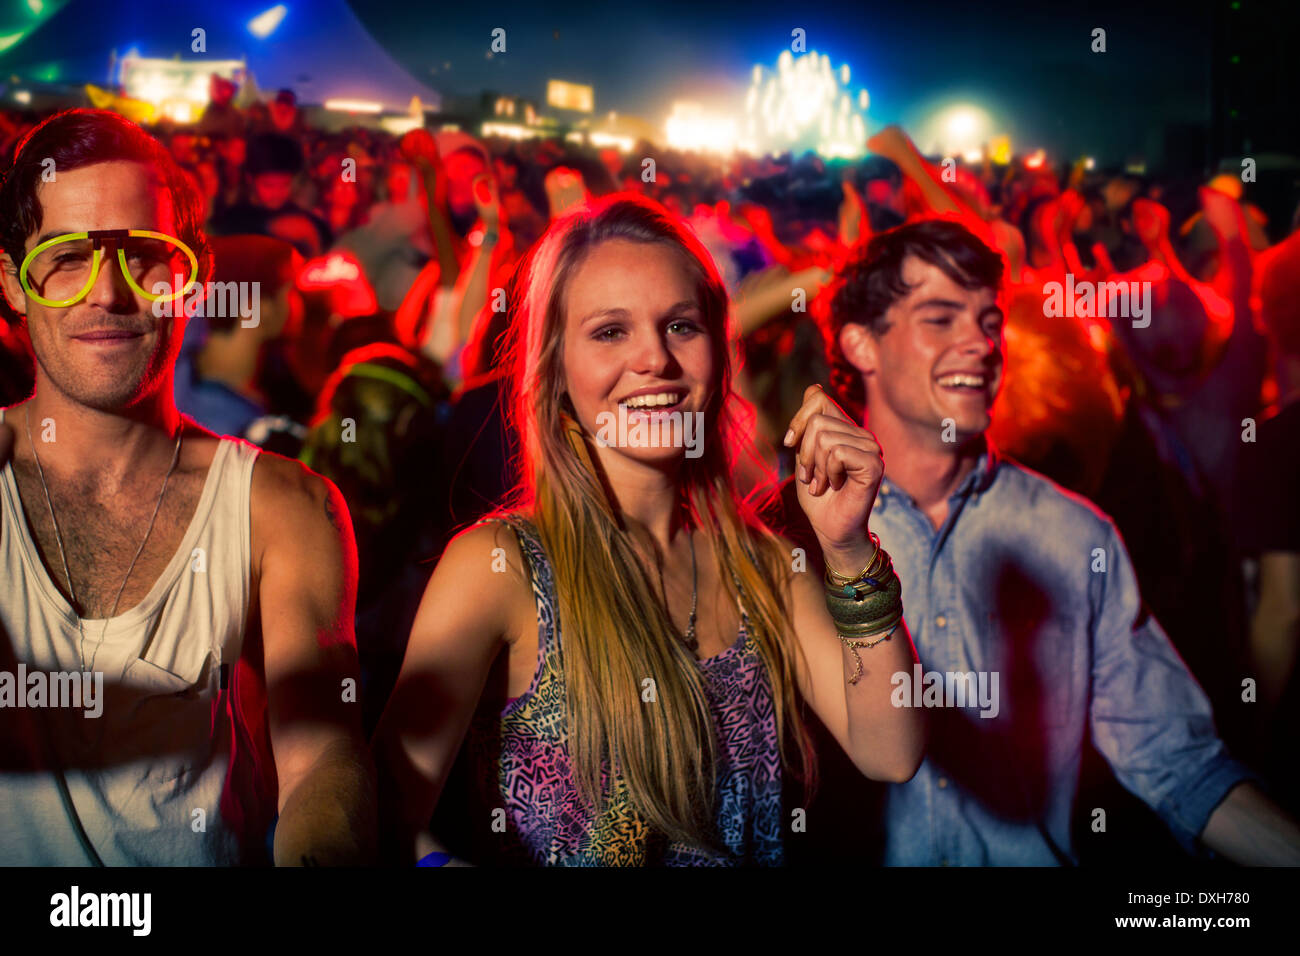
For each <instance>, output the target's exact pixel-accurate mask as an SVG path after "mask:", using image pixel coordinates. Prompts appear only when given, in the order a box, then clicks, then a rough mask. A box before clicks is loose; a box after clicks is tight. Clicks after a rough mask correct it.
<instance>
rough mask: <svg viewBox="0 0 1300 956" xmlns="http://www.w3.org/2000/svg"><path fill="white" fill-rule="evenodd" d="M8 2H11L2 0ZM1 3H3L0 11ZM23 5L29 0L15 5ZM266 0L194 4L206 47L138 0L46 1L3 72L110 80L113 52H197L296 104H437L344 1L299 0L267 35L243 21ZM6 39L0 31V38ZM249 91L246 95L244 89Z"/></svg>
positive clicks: (2, 59) (396, 107)
mask: <svg viewBox="0 0 1300 956" xmlns="http://www.w3.org/2000/svg"><path fill="white" fill-rule="evenodd" d="M8 5H9V6H12V5H13V4H8ZM3 6H5V4H3V2H2V0H0V8H2V7H3ZM21 6H26V4H21ZM270 6H272V2H271V0H254V2H250V0H192V2H190V3H187V4H186V16H187V18H188V20H187V22H189V23H193V24H194V25H195V27H194V29H198V28H199V27H200V26H201V28H202V29H203V30H204V31H205V32H204V33H203V35H202V41H203V42H202V49H195V48H194V47H195V46H196V45H198V39H197V38H192V34H191V30H190V28H186V30H185V31H181V30H178V29H177V21H176V18H175V17H171V16H168V17H160V16H158V8H157V7H156V6H155V5H153V4H142V3H139V2H138V0H67V2H65V3H64V4H63V5H61V6H59V5H57V4H53V3H48V2H47V7H48V8H50V9H54V8H55V7H57V9H54V12H53V13H52V14H50V15H48V16H45V17H44V18H43V19H40V20H39V21H32V22H30V23H26V24H25V25H24V26H23V27H22V32H21V36H20V37H19V38H18V39H17V40H14V41H13V42H12V43H11V44H10V45H9V46H8V47H7V48H6V47H0V74H5V75H7V74H16V75H18V76H21V77H23V78H30V79H45V80H47V81H49V82H62V83H69V84H77V85H80V84H84V83H96V84H106V85H111V82H112V81H111V80H110V79H109V78H108V76H107V73H108V70H109V65H110V62H111V61H110V51H112V50H128V49H131V48H135V49H137V50H138V51H139V53H140V55H141V56H145V57H170V56H173V55H179V56H180V57H182V58H183V59H185V60H193V59H197V58H202V57H210V58H212V59H218V60H219V59H240V58H243V59H245V60H246V62H247V65H248V69H249V70H250V71H252V72H255V73H256V74H257V80H258V83H259V84H260V85H261V89H263V90H277V89H281V88H286V87H287V88H289V89H291V90H293V91H294V92H295V93H296V94H297V95H298V100H299V102H300V103H304V104H311V103H324V102H325V101H326V100H331V99H351V100H369V101H372V102H378V103H381V104H382V105H383V107H384V109H386V110H388V111H391V112H397V113H400V112H404V111H405V110H406V109H407V106H408V104H409V103H410V101H411V97H413V96H418V97H419V98H420V102H421V103H423V104H424V105H425V106H428V107H429V108H431V109H437V108H438V107H439V106H440V104H441V102H442V97H441V96H440V95H439V94H438V93H437V92H436V91H434V90H432V89H430V88H429V87H427V86H425V85H424V84H423V83H421V82H419V81H418V80H416V79H415V78H414V77H412V76H411V75H410V74H409V73H407V72H406V71H405V70H404V69H403V68H402V67H401V66H399V65H398V64H397V62H396V61H394V60H393V58H392V57H391V56H389V54H388V52H387V51H386V50H385V49H384V48H383V47H382V46H381V45H380V44H379V42H378V41H376V40H375V38H374V37H372V36H371V35H370V33H369V32H368V31H367V30H366V28H365V27H364V26H363V25H362V24H361V21H360V20H358V19H357V17H356V15H355V14H354V13H353V12H352V10H351V9H350V8H349V6H348V5H347V3H345V2H344V0H310V2H308V0H298V2H290V3H286V4H285V6H286V8H287V12H286V14H285V16H284V18H283V20H282V21H281V22H280V23H279V25H278V26H277V27H276V28H275V29H274V30H273V31H272V32H271V33H270V34H269V35H268V36H266V37H264V38H259V37H257V36H255V35H254V34H253V33H252V32H251V31H250V30H249V28H248V24H249V22H250V21H251V20H252V19H253V18H254V17H256V16H258V15H259V14H261V13H264V12H266V10H267V8H268V7H270ZM3 39H4V37H3V36H0V42H3ZM245 95H246V94H245Z"/></svg>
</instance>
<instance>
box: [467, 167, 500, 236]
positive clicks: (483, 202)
mask: <svg viewBox="0 0 1300 956" xmlns="http://www.w3.org/2000/svg"><path fill="white" fill-rule="evenodd" d="M473 194H474V208H475V209H477V210H478V215H479V218H480V219H482V220H483V225H485V226H486V227H487V228H488V229H491V230H495V229H497V228H498V227H499V226H500V225H501V197H500V195H499V194H498V193H497V184H496V180H495V179H493V178H492V177H491V176H489V175H487V174H486V173H484V174H483V175H480V176H475V177H474V184H473Z"/></svg>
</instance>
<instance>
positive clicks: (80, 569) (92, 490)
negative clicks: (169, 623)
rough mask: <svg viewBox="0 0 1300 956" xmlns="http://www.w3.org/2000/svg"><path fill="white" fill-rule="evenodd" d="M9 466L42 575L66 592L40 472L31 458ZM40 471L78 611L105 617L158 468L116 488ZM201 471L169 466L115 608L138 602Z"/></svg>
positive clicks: (186, 520) (178, 530) (192, 499)
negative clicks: (168, 475)
mask: <svg viewBox="0 0 1300 956" xmlns="http://www.w3.org/2000/svg"><path fill="white" fill-rule="evenodd" d="M14 473H15V477H16V478H17V480H18V488H19V494H20V496H21V498H22V502H23V510H24V512H25V513H26V516H27V525H28V528H29V529H30V530H31V532H32V536H33V538H34V539H35V541H36V546H37V548H38V550H39V551H40V556H41V558H42V560H43V561H44V563H45V567H46V569H47V570H48V571H49V573H50V577H51V578H52V579H53V580H54V581H55V582H56V583H57V584H58V585H59V586H60V587H61V588H62V589H63V590H64V593H65V596H66V595H67V593H68V588H67V579H66V576H65V575H64V569H63V560H64V558H63V555H61V554H60V551H59V540H58V536H56V534H55V528H54V524H53V522H52V521H51V520H50V510H49V505H47V503H46V501H45V492H44V491H43V490H42V487H41V478H40V474H39V473H38V472H37V469H36V466H35V464H34V463H33V462H15V463H14ZM45 477H46V481H47V482H48V484H49V493H50V499H51V502H52V503H53V505H54V512H55V516H56V517H57V518H58V531H59V533H60V534H61V535H62V539H63V553H64V554H66V557H67V563H68V568H69V570H70V571H71V572H72V581H73V586H74V588H75V591H76V595H77V599H78V602H77V603H78V604H79V605H80V611H81V614H82V616H83V617H106V616H108V615H109V614H110V613H112V611H113V601H114V599H115V598H116V597H117V591H118V588H120V587H121V586H122V579H123V578H124V577H125V576H126V573H127V568H129V567H130V566H131V561H132V559H134V558H135V555H136V552H137V551H138V550H139V548H140V544H141V542H142V541H144V540H145V533H146V531H148V529H149V522H150V518H151V517H152V516H153V511H154V507H155V506H156V505H157V504H158V494H159V492H160V491H161V490H162V475H161V474H157V473H153V474H148V475H145V476H142V477H140V478H138V479H137V478H132V480H130V481H129V482H128V484H127V485H126V486H125V487H124V488H122V489H121V490H119V491H117V492H110V491H108V490H106V489H105V488H103V487H102V486H101V485H99V484H98V483H97V482H96V481H95V480H94V476H81V477H80V478H75V479H56V478H52V477H51V476H50V475H49V474H48V473H47V474H46V476H45ZM206 477H207V468H203V469H201V470H196V471H191V472H188V473H186V472H181V471H180V470H177V471H176V472H175V473H174V474H172V476H171V478H170V479H169V480H168V482H167V492H166V495H165V496H164V498H163V501H162V505H161V507H159V509H158V517H157V520H156V521H154V526H153V530H152V532H150V533H149V538H148V542H147V543H146V544H145V548H144V551H143V552H141V554H140V557H139V559H138V560H137V561H136V563H135V569H134V570H133V571H132V572H131V578H130V581H129V582H128V583H127V586H126V589H125V590H124V591H123V592H122V597H121V599H120V601H119V602H118V608H117V613H118V614H121V613H123V612H124V611H126V610H128V609H130V608H132V607H134V606H135V605H136V604H138V603H139V602H140V601H141V600H142V599H143V598H144V597H145V595H147V594H148V593H149V591H150V589H152V587H153V585H154V582H155V581H156V580H157V579H158V577H159V575H161V574H162V572H163V571H164V570H165V569H166V567H167V565H168V564H169V563H170V562H171V559H172V557H173V556H174V555H175V553H176V549H177V548H178V547H179V546H180V543H181V540H182V539H183V538H184V537H185V532H186V531H187V530H188V528H189V524H190V521H191V519H192V518H193V517H194V512H195V509H196V508H197V507H198V502H199V498H200V497H201V495H202V493H203V483H204V480H205V479H206Z"/></svg>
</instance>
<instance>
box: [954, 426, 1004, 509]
mask: <svg viewBox="0 0 1300 956" xmlns="http://www.w3.org/2000/svg"><path fill="white" fill-rule="evenodd" d="M1001 461H1002V455H1001V453H1000V452H999V451H998V449H997V446H996V445H994V444H993V439H991V438H989V436H988V435H987V434H986V435H985V436H984V451H983V453H981V454H980V457H979V461H978V462H977V463H976V465H975V470H974V471H972V472H971V473H970V474H969V475H967V476H966V479H965V480H964V481H963V482H962V483H961V485H959V486H958V488H957V492H956V493H957V494H959V495H964V494H966V493H968V492H969V493H971V494H976V495H978V494H983V493H984V492H985V491H988V488H989V485H991V484H993V479H994V477H995V476H996V475H997V470H998V464H999V463H1000V462H1001Z"/></svg>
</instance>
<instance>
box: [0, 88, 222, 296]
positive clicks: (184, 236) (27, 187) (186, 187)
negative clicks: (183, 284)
mask: <svg viewBox="0 0 1300 956" xmlns="http://www.w3.org/2000/svg"><path fill="white" fill-rule="evenodd" d="M46 160H53V161H54V165H53V169H54V171H55V175H58V174H59V173H65V172H70V171H71V170H74V169H80V168H82V167H83V166H93V165H95V164H96V163H108V162H121V161H127V162H136V163H140V164H142V165H144V166H147V167H148V168H149V170H150V171H151V173H153V175H154V176H155V177H157V180H158V185H159V186H161V187H162V189H163V191H164V192H166V193H168V194H169V195H170V196H171V199H172V204H173V209H174V210H175V216H176V238H178V239H180V240H181V241H182V242H184V243H185V244H186V245H187V246H189V247H190V248H191V249H192V250H194V254H195V255H196V256H198V259H199V275H198V280H199V281H200V282H203V281H206V280H207V277H208V276H209V275H210V274H211V271H212V255H211V252H210V251H209V248H208V240H207V237H206V236H205V235H204V234H203V218H204V209H205V204H204V201H203V197H202V196H201V195H200V193H199V191H198V188H197V187H196V186H195V185H194V183H193V182H192V181H191V180H190V177H189V176H188V175H186V173H185V171H184V170H183V169H181V167H180V165H179V164H178V163H177V162H176V160H175V159H173V158H172V155H171V153H169V152H168V151H167V149H166V148H165V147H164V146H163V145H162V144H161V143H159V142H158V140H156V139H154V138H153V137H152V136H150V135H149V134H148V133H146V132H145V131H144V130H142V129H141V128H140V127H139V126H137V125H136V124H135V123H132V122H131V121H130V120H128V119H125V118H123V117H121V116H118V115H117V114H116V113H112V112H109V111H108V110H88V109H71V110H63V111H62V112H60V113H55V114H54V115H53V116H51V117H50V118H49V119H47V120H45V121H44V122H43V123H41V124H40V125H39V126H37V127H36V128H35V129H33V130H32V131H31V132H30V133H28V134H27V135H26V136H25V137H24V138H23V141H22V142H21V143H19V144H18V148H17V150H16V151H15V153H14V160H13V163H12V164H11V165H10V167H9V169H8V170H6V171H5V175H4V181H3V183H2V184H0V249H3V250H4V251H5V252H6V253H8V254H9V257H10V259H12V260H13V263H14V268H15V269H17V268H18V267H19V266H20V265H21V264H22V261H23V259H24V258H25V257H26V255H27V239H28V238H29V237H30V236H33V235H36V234H37V233H38V232H39V231H40V228H41V222H42V219H43V210H42V209H41V203H40V200H39V199H38V198H37V195H36V194H37V190H38V189H39V188H40V185H41V182H42V174H43V173H44V172H45V170H46V169H48V168H50V166H49V164H48V163H47V162H46Z"/></svg>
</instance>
